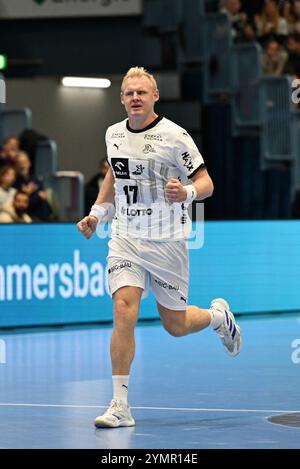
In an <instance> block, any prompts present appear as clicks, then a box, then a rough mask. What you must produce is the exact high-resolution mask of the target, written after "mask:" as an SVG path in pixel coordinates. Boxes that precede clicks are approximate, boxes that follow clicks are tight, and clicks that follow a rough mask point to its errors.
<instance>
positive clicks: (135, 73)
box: [121, 67, 158, 93]
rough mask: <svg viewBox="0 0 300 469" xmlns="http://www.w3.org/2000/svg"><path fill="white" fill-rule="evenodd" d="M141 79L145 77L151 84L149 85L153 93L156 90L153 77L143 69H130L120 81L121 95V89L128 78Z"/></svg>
mask: <svg viewBox="0 0 300 469" xmlns="http://www.w3.org/2000/svg"><path fill="white" fill-rule="evenodd" d="M135 77H137V78H141V77H147V78H148V79H149V81H150V82H151V85H152V86H153V89H154V91H156V90H157V89H158V88H157V83H156V80H155V78H154V76H153V75H151V73H149V72H148V71H147V70H146V69H145V68H144V67H131V68H130V69H129V70H128V72H127V73H126V75H124V77H123V80H122V85H121V93H122V92H123V87H124V82H125V81H126V80H127V79H128V78H135Z"/></svg>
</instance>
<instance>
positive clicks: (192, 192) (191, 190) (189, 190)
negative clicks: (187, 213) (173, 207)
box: [184, 184, 197, 204]
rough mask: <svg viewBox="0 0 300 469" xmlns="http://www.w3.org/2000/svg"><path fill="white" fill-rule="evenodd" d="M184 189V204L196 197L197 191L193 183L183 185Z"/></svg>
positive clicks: (189, 202)
mask: <svg viewBox="0 0 300 469" xmlns="http://www.w3.org/2000/svg"><path fill="white" fill-rule="evenodd" d="M184 188H185V190H186V199H185V201H184V203H185V204H191V203H192V202H193V200H195V198H196V197H197V191H196V189H195V187H194V186H193V184H190V185H189V186H184Z"/></svg>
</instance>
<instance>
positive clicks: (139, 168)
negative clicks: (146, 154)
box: [132, 164, 145, 176]
mask: <svg viewBox="0 0 300 469" xmlns="http://www.w3.org/2000/svg"><path fill="white" fill-rule="evenodd" d="M135 166H136V169H135V171H132V174H134V175H135V176H141V175H142V174H143V172H144V169H145V166H143V165H142V164H136V165H135Z"/></svg>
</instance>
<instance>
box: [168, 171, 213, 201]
mask: <svg viewBox="0 0 300 469" xmlns="http://www.w3.org/2000/svg"><path fill="white" fill-rule="evenodd" d="M191 180H192V181H193V183H192V184H189V185H187V186H183V185H182V184H181V182H180V181H178V179H170V181H168V183H167V184H166V197H167V199H168V201H169V202H192V201H193V200H194V199H197V200H204V199H206V198H207V197H210V196H211V195H212V193H213V191H214V185H213V182H212V180H211V177H210V176H209V174H208V172H207V170H206V169H202V168H200V169H199V171H197V172H196V174H195V175H194V176H193V177H192V178H191Z"/></svg>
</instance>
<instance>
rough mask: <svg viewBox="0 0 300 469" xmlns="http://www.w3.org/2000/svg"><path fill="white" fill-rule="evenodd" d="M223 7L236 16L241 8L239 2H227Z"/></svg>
mask: <svg viewBox="0 0 300 469" xmlns="http://www.w3.org/2000/svg"><path fill="white" fill-rule="evenodd" d="M225 6H226V9H227V10H228V11H229V13H231V14H232V15H236V14H237V13H238V12H239V10H240V8H241V3H240V0H227V2H226V4H225Z"/></svg>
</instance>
